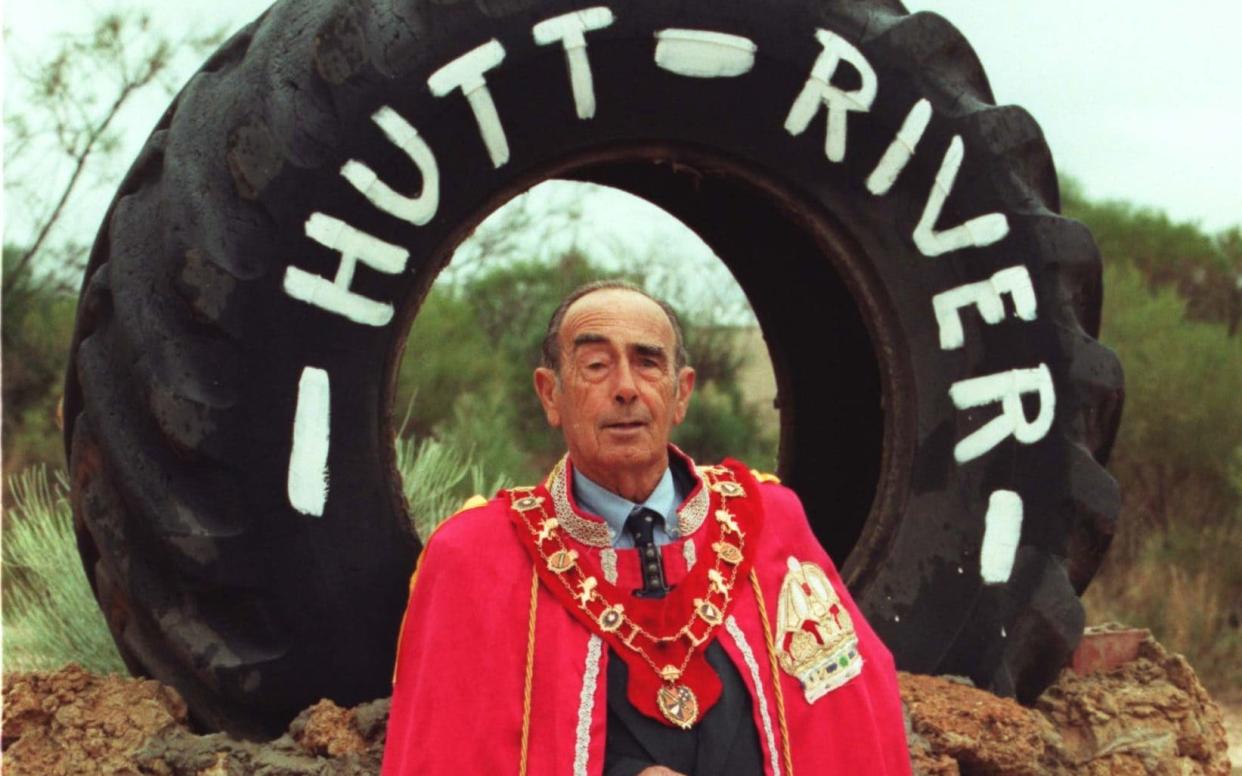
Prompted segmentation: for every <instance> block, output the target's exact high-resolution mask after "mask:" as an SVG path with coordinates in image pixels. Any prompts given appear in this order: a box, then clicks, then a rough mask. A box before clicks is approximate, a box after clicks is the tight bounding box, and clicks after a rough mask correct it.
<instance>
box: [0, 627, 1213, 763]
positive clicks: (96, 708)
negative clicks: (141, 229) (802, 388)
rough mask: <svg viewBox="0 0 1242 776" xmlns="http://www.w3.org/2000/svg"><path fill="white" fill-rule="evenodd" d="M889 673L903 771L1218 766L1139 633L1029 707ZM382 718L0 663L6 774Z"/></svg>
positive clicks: (219, 754)
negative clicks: (902, 726)
mask: <svg viewBox="0 0 1242 776" xmlns="http://www.w3.org/2000/svg"><path fill="white" fill-rule="evenodd" d="M900 678H901V692H902V697H903V699H904V701H905V704H906V710H907V723H908V732H909V738H910V753H911V758H912V760H913V763H914V768H915V773H916V774H927V775H928V776H952V775H953V774H963V773H965V774H971V775H972V776H985V775H986V774H1053V775H1054V776H1055V775H1059V774H1100V775H1101V776H1102V775H1103V774H1122V775H1123V776H1124V775H1125V774H1170V775H1171V774H1178V775H1179V776H1183V775H1189V774H1208V775H1210V776H1217V775H1218V774H1219V775H1220V776H1225V775H1227V774H1228V773H1229V760H1228V756H1227V751H1226V744H1225V729H1224V724H1223V720H1222V716H1221V712H1220V709H1219V707H1217V705H1216V704H1215V703H1213V702H1212V700H1211V699H1210V698H1209V697H1208V695H1207V692H1206V691H1205V690H1204V689H1203V686H1202V685H1201V684H1199V681H1198V679H1197V678H1196V677H1195V674H1194V671H1193V670H1192V669H1191V667H1190V665H1189V664H1188V663H1187V662H1186V661H1185V659H1183V658H1182V657H1181V656H1180V655H1170V654H1169V653H1167V652H1166V651H1165V650H1164V649H1163V648H1162V647H1161V646H1160V645H1159V644H1157V643H1156V642H1155V641H1153V640H1151V639H1150V638H1148V639H1147V640H1146V641H1144V642H1142V644H1141V645H1140V646H1139V648H1138V654H1137V657H1135V658H1134V659H1133V660H1130V661H1128V662H1126V663H1124V664H1121V665H1118V666H1115V667H1112V668H1108V669H1105V670H1097V671H1095V672H1093V673H1089V674H1085V675H1083V674H1078V673H1075V672H1074V671H1071V670H1068V669H1067V670H1066V671H1064V672H1063V673H1062V674H1061V676H1060V678H1059V679H1058V680H1057V682H1056V684H1054V685H1053V686H1052V687H1050V688H1049V689H1048V691H1047V692H1046V693H1044V695H1043V696H1042V697H1041V698H1040V699H1039V702H1038V703H1037V704H1036V708H1034V709H1028V708H1024V707H1022V706H1019V705H1018V704H1017V703H1015V702H1013V701H1011V700H1007V699H1003V698H997V697H996V696H994V695H992V694H990V693H987V692H984V691H982V690H978V689H975V688H974V687H972V686H970V683H969V682H967V681H965V680H960V679H953V678H944V677H929V676H915V675H911V674H901V677H900ZM387 722H388V700H387V699H383V700H378V701H373V702H371V703H366V704H363V705H361V706H357V707H355V708H353V709H342V708H340V707H339V706H337V705H335V704H334V703H332V702H331V701H327V700H324V701H320V702H319V703H317V704H315V705H314V706H312V707H310V708H309V709H306V710H305V711H303V712H302V713H301V714H299V715H298V717H297V718H296V719H294V720H293V722H292V723H291V724H290V725H289V729H288V731H287V732H286V733H285V735H283V736H281V737H280V738H277V739H276V740H274V741H269V742H266V743H255V742H249V741H238V740H236V739H233V738H229V737H228V736H226V735H223V734H213V735H196V734H194V733H192V732H190V730H189V729H188V727H187V726H186V707H185V704H184V703H183V702H182V701H181V698H180V697H179V696H178V695H177V693H176V692H175V691H174V690H172V689H170V688H168V687H164V686H162V685H160V684H158V683H157V682H153V681H150V680H141V679H122V678H119V677H98V676H94V675H91V674H89V673H87V672H85V671H84V670H82V669H81V668H79V667H77V666H72V665H71V666H67V667H66V668H63V669H61V670H60V671H56V672H51V673H13V674H7V675H6V676H5V677H4V731H3V749H4V755H3V761H4V762H3V765H4V767H5V770H6V772H7V773H8V774H11V776H21V775H22V774H38V775H39V776H44V775H45V774H46V775H51V776H54V775H55V774H74V775H75V776H76V775H77V774H105V773H106V774H133V775H135V776H137V775H139V774H142V775H152V776H154V775H158V776H228V775H229V774H244V773H267V774H273V775H275V774H280V775H281V776H311V775H312V774H313V775H314V776H361V775H362V774H375V773H378V772H379V766H380V761H381V759H382V756H383V749H384V730H385V726H386V725H387Z"/></svg>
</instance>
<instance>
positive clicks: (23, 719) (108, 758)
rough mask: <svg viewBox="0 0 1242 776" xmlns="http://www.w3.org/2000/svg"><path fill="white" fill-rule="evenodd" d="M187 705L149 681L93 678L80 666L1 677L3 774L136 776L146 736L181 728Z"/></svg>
mask: <svg viewBox="0 0 1242 776" xmlns="http://www.w3.org/2000/svg"><path fill="white" fill-rule="evenodd" d="M185 721H186V705H185V702H184V701H183V700H182V699H181V696H180V695H178V694H177V692H176V690H173V689H172V688H170V687H165V686H164V685H161V684H160V683H159V682H155V681H152V680H149V679H130V678H122V677H119V676H95V675H94V674H90V673H88V672H87V671H86V670H84V669H83V668H81V667H80V666H77V665H73V664H70V665H67V666H65V667H64V668H62V669H60V670H59V671H53V672H13V673H9V674H6V675H5V676H4V728H3V731H4V733H3V743H2V746H3V750H4V770H5V772H6V773H8V774H10V775H11V776H20V775H21V774H38V776H44V775H45V774H62V773H64V774H83V775H84V776H85V775H87V774H105V773H106V774H136V773H138V771H137V770H135V769H134V767H133V760H132V755H133V752H134V750H136V749H137V748H138V747H139V746H141V745H142V743H143V742H144V741H146V740H147V739H148V738H150V737H152V736H154V735H157V734H159V733H162V732H164V731H167V730H179V729H181V726H182V725H184V723H185Z"/></svg>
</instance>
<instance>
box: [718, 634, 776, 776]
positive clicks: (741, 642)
mask: <svg viewBox="0 0 1242 776" xmlns="http://www.w3.org/2000/svg"><path fill="white" fill-rule="evenodd" d="M725 630H727V631H729V635H730V636H732V637H733V642H734V643H735V644H737V648H738V649H739V650H741V652H742V659H743V660H745V661H746V668H748V669H749V670H750V678H751V680H752V681H753V682H754V683H755V700H756V701H757V702H758V703H759V718H760V719H761V720H763V737H764V738H765V739H767V742H768V764H769V765H771V766H772V776H781V763H780V758H779V757H777V749H776V735H775V734H774V733H773V732H772V716H771V714H769V713H768V696H767V694H766V693H764V691H763V680H762V679H760V678H759V664H758V663H757V662H755V653H754V652H752V651H751V649H750V642H748V641H747V640H746V634H745V633H743V632H742V629H741V627H739V626H738V624H737V620H735V619H733V615H729V616H728V617H726V618H725ZM776 679H777V681H779V680H780V677H776Z"/></svg>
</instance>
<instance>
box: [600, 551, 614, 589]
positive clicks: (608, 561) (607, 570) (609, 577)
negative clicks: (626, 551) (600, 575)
mask: <svg viewBox="0 0 1242 776" xmlns="http://www.w3.org/2000/svg"><path fill="white" fill-rule="evenodd" d="M599 565H600V566H602V567H603V569H604V580H605V581H606V582H608V584H610V585H615V584H617V551H616V550H614V549H612V548H611V547H609V548H608V549H606V550H600V551H599Z"/></svg>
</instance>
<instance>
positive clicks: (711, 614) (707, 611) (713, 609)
mask: <svg viewBox="0 0 1242 776" xmlns="http://www.w3.org/2000/svg"><path fill="white" fill-rule="evenodd" d="M694 612H695V614H697V615H698V616H700V617H702V618H703V621H704V622H706V623H707V624H708V625H719V624H720V622H721V620H723V619H724V617H723V616H722V615H721V613H720V609H719V608H718V607H717V606H716V605H715V604H714V603H712V602H711V601H704V600H703V599H702V598H696V599H694Z"/></svg>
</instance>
